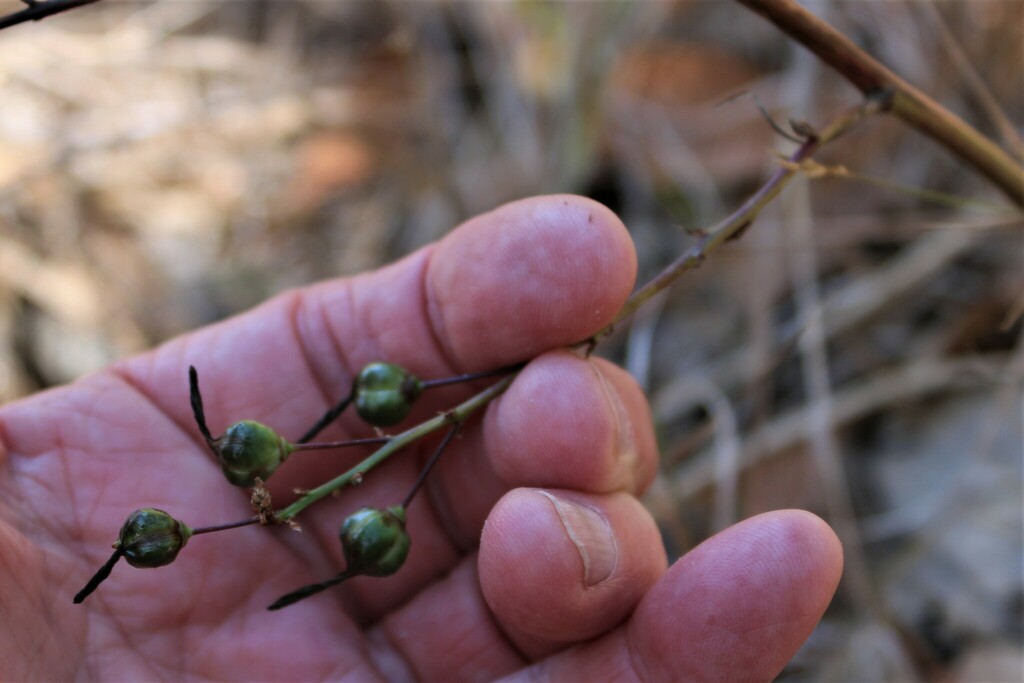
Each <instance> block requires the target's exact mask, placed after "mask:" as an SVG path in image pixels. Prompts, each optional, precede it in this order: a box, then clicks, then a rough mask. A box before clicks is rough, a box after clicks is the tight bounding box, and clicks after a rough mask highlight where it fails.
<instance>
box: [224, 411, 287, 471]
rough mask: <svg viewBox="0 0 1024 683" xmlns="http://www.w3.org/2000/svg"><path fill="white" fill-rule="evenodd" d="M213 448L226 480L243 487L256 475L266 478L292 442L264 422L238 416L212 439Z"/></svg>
mask: <svg viewBox="0 0 1024 683" xmlns="http://www.w3.org/2000/svg"><path fill="white" fill-rule="evenodd" d="M213 449H214V452H216V454H217V462H219V463H220V466H221V468H222V469H223V470H224V476H226V477H227V478H228V481H230V482H231V483H232V484H234V485H235V486H246V487H247V486H252V485H253V484H255V483H256V478H257V477H259V478H260V479H262V480H263V481H266V480H267V479H269V478H270V475H271V474H273V473H274V470H276V469H277V467H278V465H280V464H281V463H282V462H284V461H285V459H286V458H287V457H288V456H289V455H291V453H292V451H294V450H295V446H293V445H292V444H291V443H289V442H288V441H287V440H285V439H283V438H281V437H280V436H278V435H277V432H275V431H274V430H273V429H271V428H270V427H268V426H266V425H264V424H260V423H259V422H256V421H254V420H242V421H241V422H236V423H235V424H233V425H231V426H230V427H228V429H227V431H226V432H224V434H223V436H221V437H220V438H217V439H214V441H213Z"/></svg>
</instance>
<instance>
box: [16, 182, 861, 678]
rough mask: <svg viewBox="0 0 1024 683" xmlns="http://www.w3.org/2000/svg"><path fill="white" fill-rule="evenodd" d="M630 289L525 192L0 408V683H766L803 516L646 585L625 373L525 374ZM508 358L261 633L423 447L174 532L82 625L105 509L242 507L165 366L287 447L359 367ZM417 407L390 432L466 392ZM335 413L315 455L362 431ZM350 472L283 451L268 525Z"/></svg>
mask: <svg viewBox="0 0 1024 683" xmlns="http://www.w3.org/2000/svg"><path fill="white" fill-rule="evenodd" d="M634 276H635V255H634V252H633V247H632V244H631V242H630V240H629V237H628V234H627V233H626V231H625V229H624V228H623V227H622V225H621V223H620V222H619V221H618V219H616V218H615V217H614V216H613V215H612V214H611V213H610V212H608V211H607V209H604V208H603V207H601V206H599V205H597V204H595V203H593V202H590V201H587V200H584V199H580V198H574V197H546V198H537V199H530V200H525V201H521V202H517V203H514V204H510V205H507V206H505V207H502V208H500V209H498V210H496V211H494V212H492V213H489V214H486V215H484V216H481V217H478V218H476V219H474V220H472V221H469V222H468V223H467V224H465V225H463V226H462V227H460V228H459V229H457V230H456V231H454V232H453V233H452V234H450V235H449V236H448V237H446V238H445V239H444V240H442V241H441V242H439V243H437V244H435V245H432V246H430V247H427V248H425V249H422V250H420V251H418V252H416V253H414V254H412V255H411V256H409V257H407V258H405V259H403V260H402V261H400V262H398V263H396V264H394V265H391V266H388V267H385V268H383V269H381V270H379V271H376V272H374V273H370V274H367V275H363V276H360V277H356V278H352V279H347V280H339V281H332V282H326V283H323V284H319V285H315V286H312V287H309V288H306V289H303V290H298V291H293V292H288V293H285V294H283V295H281V296H279V297H277V298H275V299H273V300H271V301H270V302H268V303H266V304H264V305H263V306H260V307H259V308H257V309H255V310H253V311H251V312H249V313H247V314H244V315H242V316H239V317H237V318H234V319H231V320H228V321H226V322H224V323H221V324H218V325H214V326H211V327H209V328H206V329H203V330H200V331H198V332H195V333H193V334H189V335H187V336H184V337H182V338H179V339H177V340H174V341H172V342H170V343H168V344H165V345H164V346H162V347H160V348H159V349H157V350H155V351H153V352H150V353H147V354H145V355H142V356H139V357H136V358H132V359H129V360H127V361H124V362H121V363H118V364H116V365H115V366H113V367H111V368H110V369H108V370H106V371H103V372H100V373H98V374H95V375H92V376H90V377H87V378H85V379H83V380H81V381H79V382H77V383H75V384H73V385H71V386H68V387H64V388H60V389H56V390H53V391H48V392H44V393H41V394H38V395H36V396H34V397H31V398H29V399H27V400H24V401H21V402H18V403H14V404H12V405H8V406H5V407H4V408H3V409H2V410H0V438H2V441H0V463H2V469H0V611H2V614H3V619H0V679H3V680H27V679H40V680H56V679H71V678H89V679H103V680H139V679H156V678H168V679H185V678H209V679H219V680H226V679H244V680H276V679H285V680H310V679H331V680H336V679H346V680H359V681H363V680H379V679H411V678H416V679H422V680H439V681H442V680H443V681H448V680H463V679H465V680H481V679H494V678H499V677H502V676H509V677H510V678H513V679H520V680H537V681H549V680H550V681H568V680H573V681H592V680H609V679H613V678H632V679H640V680H716V681H717V680H770V679H771V678H772V677H774V676H775V675H776V674H777V673H778V672H779V670H780V669H781V668H782V666H783V665H784V664H785V662H786V661H788V659H789V658H790V657H791V656H792V655H793V653H794V652H795V651H796V649H797V647H798V646H799V645H800V644H801V643H802V642H803V640H804V639H805V638H806V637H807V636H808V635H809V633H810V632H811V630H812V629H813V627H814V625H815V624H816V623H817V621H818V619H819V618H820V616H821V614H822V612H823V611H824V609H825V607H826V606H827V604H828V602H829V600H830V599H831V597H832V594H833V592H834V590H835V587H836V584H837V582H838V580H839V575H840V573H841V566H842V556H841V549H840V546H839V543H838V541H837V539H836V538H835V535H834V534H833V533H832V532H831V530H830V529H829V528H828V527H827V526H826V525H825V524H824V523H823V522H822V521H820V520H819V519H817V518H815V517H813V516H812V515H809V514H807V513H802V512H795V511H788V512H777V513H771V514H767V515H762V516H760V517H756V518H754V519H751V520H748V521H746V522H743V523H741V524H738V525H736V526H735V527H733V528H731V529H729V530H727V531H725V532H723V533H721V534H719V535H717V536H715V537H714V538H712V539H710V540H709V541H707V542H705V543H704V544H702V545H701V546H699V547H698V548H696V549H694V550H692V551H691V552H690V553H688V554H687V555H686V556H685V557H683V558H682V559H681V560H679V561H678V562H677V563H676V564H675V565H674V566H673V567H671V568H669V569H668V570H667V571H666V559H665V553H664V550H663V548H662V544H661V540H660V537H659V534H658V530H657V528H656V527H655V524H654V522H653V521H652V519H651V517H650V516H649V515H648V513H647V512H646V511H645V510H644V509H643V507H642V506H641V505H640V503H639V502H638V501H637V499H636V496H637V495H639V494H640V493H641V492H642V491H643V490H644V488H645V487H646V486H647V485H648V484H649V483H650V481H651V479H652V478H653V476H654V473H655V470H656V467H657V454H656V450H655V441H654V436H653V432H652V428H651V423H650V415H649V410H648V407H647V403H646V400H645V398H644V396H643V395H642V393H641V392H640V390H639V389H638V387H637V386H636V384H635V383H634V382H633V381H632V380H631V379H630V378H629V377H628V376H627V375H626V373H625V372H623V371H622V370H620V369H618V368H616V367H615V366H613V365H611V364H609V363H607V362H605V361H601V360H597V359H593V358H592V359H589V360H588V359H582V358H580V357H579V356H577V355H574V354H572V353H569V352H567V351H559V350H555V351H552V350H551V349H559V348H560V347H564V346H565V345H567V344H570V343H573V342H576V341H579V340H580V339H583V338H585V337H587V336H588V335H589V334H591V333H593V332H594V331H595V330H597V329H599V328H600V327H602V326H603V325H605V324H606V323H608V322H609V321H610V320H611V319H612V318H613V317H614V316H615V313H616V312H617V311H618V309H619V308H620V307H621V305H622V303H623V302H624V301H625V299H626V297H627V296H628V294H629V291H630V289H631V287H632V285H633V278H634ZM529 358H534V360H532V361H531V362H530V364H529V365H528V366H527V367H526V368H525V369H524V370H523V371H522V372H521V374H520V376H519V377H518V378H517V379H516V381H515V382H514V383H513V385H512V386H511V387H510V388H509V390H508V391H507V392H506V393H505V394H504V395H503V396H502V397H500V398H499V399H497V400H496V401H495V402H494V403H493V404H491V405H490V406H489V407H488V409H487V410H486V414H485V416H484V418H483V419H482V420H480V419H472V420H471V421H470V422H469V423H468V424H467V427H466V429H465V430H463V434H462V436H461V438H459V439H457V440H456V441H455V442H454V443H453V444H452V445H451V446H450V447H449V450H448V452H446V454H445V456H444V458H443V459H442V461H441V463H440V465H439V466H438V468H437V469H436V470H435V471H434V472H433V473H432V474H431V476H430V478H429V479H428V482H427V486H426V490H425V491H424V492H421V494H420V495H419V497H418V498H417V499H416V500H415V501H414V502H413V503H412V504H411V506H410V508H409V512H408V518H409V521H408V530H409V533H410V535H411V537H412V549H411V551H410V554H409V559H408V560H407V562H406V564H405V566H404V567H403V568H402V569H401V570H400V571H399V572H398V573H397V574H395V575H394V576H391V577H388V578H369V577H359V578H356V579H353V580H351V581H350V582H348V583H346V584H343V585H342V586H340V587H338V588H334V589H332V590H330V591H329V592H327V593H323V594H321V595H318V596H316V597H315V598H311V599H308V600H306V601H304V602H301V603H299V604H297V605H295V606H292V607H289V608H287V609H285V610H282V611H280V612H274V613H269V612H266V611H265V608H266V606H267V605H268V604H270V602H272V601H273V600H274V599H275V598H276V597H278V596H280V595H282V594H283V593H285V592H288V591H290V590H292V589H294V588H296V587H298V586H300V585H303V584H305V583H310V582H315V581H320V580H323V579H325V578H328V577H330V576H332V575H333V574H335V573H336V572H337V571H338V570H339V569H340V568H341V567H342V566H343V560H342V555H341V548H340V545H339V543H338V540H337V531H338V527H339V525H340V522H341V520H342V519H343V518H344V516H345V515H346V514H348V513H349V512H351V511H353V510H355V509H356V508H357V507H359V506H361V505H363V504H373V505H381V506H385V505H391V504H394V503H396V502H397V501H398V500H400V499H401V497H402V495H403V494H404V493H405V492H406V491H407V490H408V488H409V486H410V485H411V483H412V481H413V480H414V479H415V477H416V475H417V473H418V470H419V466H420V463H421V462H422V459H423V457H425V456H427V455H429V454H430V451H431V444H426V445H423V446H422V448H417V449H415V452H403V453H399V454H397V455H396V456H395V457H394V458H392V459H391V460H390V461H388V462H387V463H385V464H384V465H383V466H381V467H380V468H378V469H376V470H374V471H373V472H372V473H370V474H369V475H368V476H367V477H366V481H365V483H363V484H362V486H361V487H360V488H359V489H358V490H347V491H345V492H344V493H343V494H342V496H341V497H340V498H339V499H328V500H325V501H323V502H321V503H320V504H318V505H317V506H316V507H315V508H311V509H310V510H308V511H306V512H305V513H303V514H302V515H301V516H300V517H299V519H298V521H299V522H300V523H301V525H302V528H303V531H304V533H302V534H297V533H294V532H292V531H290V530H289V529H288V528H287V527H285V526H281V527H273V528H255V527H245V528H242V529H238V530H234V531H230V532H224V533H223V534H220V535H216V536H214V535H208V536H202V537H196V538H195V539H193V540H192V541H190V542H189V544H188V546H187V547H186V548H185V549H184V550H183V551H182V553H181V555H180V556H179V557H178V559H177V560H176V561H175V562H174V564H172V565H171V566H169V567H166V568H163V569H159V570H135V569H131V568H129V567H127V566H126V565H124V564H123V563H122V564H121V565H119V566H117V567H116V568H115V569H114V572H113V574H112V576H111V577H110V579H108V580H107V582H106V583H104V584H103V586H102V587H101V588H100V589H99V590H98V591H97V592H96V593H94V594H93V595H92V596H90V597H89V598H88V599H87V600H86V601H85V602H84V603H83V604H82V605H73V604H72V602H71V598H72V596H73V595H74V594H75V593H76V592H77V591H78V590H79V589H80V588H81V587H82V585H83V584H84V582H85V581H86V579H87V578H88V577H89V575H90V574H91V573H92V572H93V571H94V570H95V568H96V567H98V566H99V565H100V564H101V563H102V562H103V561H104V560H106V558H107V556H108V555H109V543H110V542H111V541H112V540H114V537H115V536H116V534H117V530H118V529H119V528H120V525H121V523H122V522H123V520H124V518H125V517H126V516H127V514H128V513H129V512H130V511H132V510H133V509H136V508H140V507H157V508H162V509H164V510H167V511H168V512H170V513H171V514H172V515H174V516H175V517H177V518H179V519H182V520H184V521H185V522H187V523H188V524H190V525H194V526H200V525H209V524H217V523H222V522H229V521H234V520H237V519H240V518H243V517H245V516H247V515H249V514H251V510H250V508H249V502H248V499H247V495H245V494H244V493H243V492H241V491H238V490H235V489H233V488H232V487H230V486H229V485H228V484H227V483H226V482H225V480H224V477H223V475H222V474H221V471H220V468H219V466H218V465H217V464H216V463H215V462H214V461H213V459H212V457H211V456H210V454H209V452H208V451H207V449H206V446H205V444H204V443H203V442H202V440H201V438H200V436H199V434H198V432H197V430H196V428H195V426H194V424H193V423H192V417H191V411H190V408H189V400H188V388H187V382H186V377H187V368H188V366H189V365H190V364H191V365H195V366H196V367H197V368H198V369H199V371H200V373H201V376H202V380H203V389H204V395H205V403H206V414H207V418H208V419H209V421H210V423H211V424H210V426H211V428H212V429H213V430H214V432H215V433H217V432H218V430H219V429H223V428H224V427H226V426H227V425H228V424H229V423H231V422H233V421H235V420H239V419H243V418H250V419H255V420H259V421H261V422H263V423H265V424H268V425H271V426H272V427H274V429H276V430H277V431H279V432H280V433H281V434H282V435H284V436H286V437H288V438H294V437H295V436H297V435H298V434H300V433H301V432H302V431H303V430H304V429H305V428H306V427H307V426H308V424H309V422H311V421H312V418H315V417H316V416H317V415H319V414H320V413H322V412H323V410H324V409H325V407H326V406H328V405H329V404H331V403H333V402H334V401H335V400H337V399H338V398H339V397H340V396H341V395H342V394H344V393H345V392H346V391H347V389H348V386H349V383H350V382H351V378H352V376H353V374H354V373H355V372H357V371H358V369H359V368H360V367H361V366H362V365H363V364H365V363H367V362H369V361H374V360H388V361H394V362H398V363H401V364H403V365H404V366H405V367H407V368H408V369H409V370H410V371H412V372H414V373H416V374H417V375H419V376H420V377H424V378H431V377H441V376H445V375H452V374H458V373H462V372H471V371H478V370H484V369H489V368H495V367H500V366H504V365H508V364H510V363H514V362H518V361H522V360H526V359H529ZM471 391H472V389H471V388H468V387H465V386H463V387H449V388H446V389H443V390H442V389H438V390H434V391H431V392H428V394H425V395H424V397H423V398H422V399H421V401H420V403H422V404H423V405H419V404H417V407H416V409H415V410H414V412H413V414H412V416H411V417H410V419H409V422H410V423H411V422H412V421H413V420H416V419H422V418H425V417H428V416H430V415H431V414H433V413H436V411H437V410H440V409H442V408H444V407H448V406H450V405H452V404H453V403H454V402H455V401H456V400H459V399H461V398H465V397H468V396H469V395H470V392H471ZM366 431H367V430H366V428H365V427H362V426H360V425H359V423H358V422H357V420H355V419H351V416H346V417H345V418H343V419H341V420H340V421H339V422H338V423H337V424H335V425H334V426H332V427H330V428H329V431H328V432H326V433H325V437H330V438H332V439H333V438H344V437H345V436H350V437H355V436H364V435H366ZM355 457H357V456H353V455H352V454H351V453H347V454H346V453H341V454H334V455H324V454H314V453H297V454H295V455H294V456H292V458H291V459H290V460H289V462H288V463H287V464H286V465H285V466H283V467H282V468H281V470H280V471H279V472H278V473H277V474H275V476H274V479H273V480H272V481H271V485H270V487H269V488H270V490H271V493H272V494H273V496H274V499H275V503H277V504H278V505H280V504H281V502H283V501H285V500H286V499H287V497H288V496H289V495H291V494H290V491H291V489H292V487H295V486H307V487H308V486H312V485H315V484H317V483H319V482H321V481H323V480H324V479H326V478H327V477H328V476H330V475H331V474H333V473H336V472H337V471H339V470H340V469H341V468H342V467H343V466H344V465H346V464H351V463H352V462H354V460H353V458H355Z"/></svg>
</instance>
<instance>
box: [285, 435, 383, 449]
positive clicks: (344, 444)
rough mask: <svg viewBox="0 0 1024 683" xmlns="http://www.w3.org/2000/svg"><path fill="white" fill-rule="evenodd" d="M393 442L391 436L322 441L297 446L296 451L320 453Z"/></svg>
mask: <svg viewBox="0 0 1024 683" xmlns="http://www.w3.org/2000/svg"><path fill="white" fill-rule="evenodd" d="M388 441H391V437H390V436H371V437H369V438H367V439H349V440H348V441H322V442H318V443H298V444H295V450H296V451H320V450H324V449H327V448H348V447H350V446H371V445H373V444H379V443H387V442H388Z"/></svg>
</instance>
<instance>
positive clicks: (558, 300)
mask: <svg viewBox="0 0 1024 683" xmlns="http://www.w3.org/2000/svg"><path fill="white" fill-rule="evenodd" d="M426 278H427V280H426V283H427V284H426V296H427V308H428V314H429V317H430V320H431V323H432V325H433V327H434V330H435V332H436V335H435V336H436V337H437V339H438V340H439V342H440V343H441V344H443V345H444V347H445V351H446V355H447V356H448V357H449V358H452V359H458V362H459V365H460V367H462V368H463V369H466V370H473V369H479V368H484V367H493V366H495V365H502V364H506V363H509V362H514V361H516V360H520V359H523V358H529V357H531V356H534V355H537V354H538V353H541V352H543V351H546V350H548V349H551V348H556V347H559V346H564V345H567V344H571V343H573V342H576V341H579V340H580V339H583V338H585V337H587V336H588V335H590V334H592V333H593V332H595V331H597V330H598V329H600V328H601V327H603V326H604V325H606V324H607V323H609V322H610V321H611V320H612V319H613V318H614V317H615V315H616V313H618V311H619V309H620V308H621V307H622V305H623V303H624V302H625V301H626V298H627V297H628V296H629V293H630V291H631V290H632V287H633V282H634V280H635V278H636V252H635V250H634V248H633V243H632V240H631V239H630V237H629V233H628V231H627V230H626V228H625V226H624V225H623V224H622V221H620V220H619V218H618V217H617V216H616V215H615V214H614V213H612V212H611V211H610V210H609V209H607V208H606V207H604V206H602V205H601V204H598V203H597V202H595V201H593V200H590V199H586V198H584V197H576V196H571V195H554V196H548V197H534V198H530V199H524V200H520V201H517V202H512V203H510V204H506V205H504V206H502V207H499V208H498V209H495V210H494V211H492V212H490V213H487V214H484V215H482V216H479V217H477V218H474V219H472V220H470V221H468V222H466V223H464V224H463V225H461V226H460V227H459V228H457V229H456V230H455V231H453V232H452V233H451V234H450V235H449V236H448V237H446V238H445V239H444V240H442V241H441V242H440V243H439V244H438V245H437V246H436V248H435V250H434V251H433V253H432V254H431V258H430V264H429V267H428V270H427V276H426ZM499 322H500V324H498V323H499Z"/></svg>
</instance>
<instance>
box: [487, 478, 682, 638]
mask: <svg viewBox="0 0 1024 683" xmlns="http://www.w3.org/2000/svg"><path fill="white" fill-rule="evenodd" d="M665 564H666V560H665V554H664V550H663V549H662V546H661V540H660V537H659V535H658V531H657V527H656V526H655V525H654V523H653V520H651V519H650V516H649V515H647V513H646V512H645V511H644V510H643V508H642V506H641V505H640V504H639V502H637V501H636V499H635V498H632V497H631V496H628V495H625V494H611V495H603V496H593V495H586V494H580V493H577V492H570V491H564V490H557V489H555V490H544V489H517V490H514V491H511V492H510V493H508V494H507V495H506V496H505V497H504V498H502V500H501V501H499V503H498V505H497V506H495V508H494V511H493V512H492V513H491V516H490V517H489V518H488V520H487V524H486V525H485V527H484V531H483V535H482V538H481V543H480V555H479V567H480V583H481V588H482V590H483V593H484V597H485V598H486V600H487V603H488V606H489V607H490V608H491V610H492V612H493V613H494V615H495V618H496V619H497V620H498V622H499V623H500V624H502V627H503V628H504V630H505V631H506V633H508V634H509V636H510V637H511V638H512V639H513V641H515V642H516V643H517V645H519V647H521V648H523V649H524V651H528V652H529V654H531V655H532V656H537V655H538V654H540V653H546V652H548V651H550V648H551V646H552V645H553V644H556V643H557V644H566V643H570V642H574V641H579V640H584V639H588V638H592V637H594V636H596V635H598V634H600V633H603V632H605V631H607V630H608V629H610V628H612V627H613V626H615V625H616V624H617V623H619V622H620V621H621V620H622V619H623V618H625V616H626V615H628V614H629V612H630V611H632V609H633V608H634V607H635V605H636V603H637V601H639V600H640V598H641V596H643V594H644V593H645V592H646V591H647V590H648V588H649V587H650V586H651V585H653V583H654V582H655V581H656V580H657V578H658V577H659V576H660V575H661V574H662V573H663V572H664V570H665Z"/></svg>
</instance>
